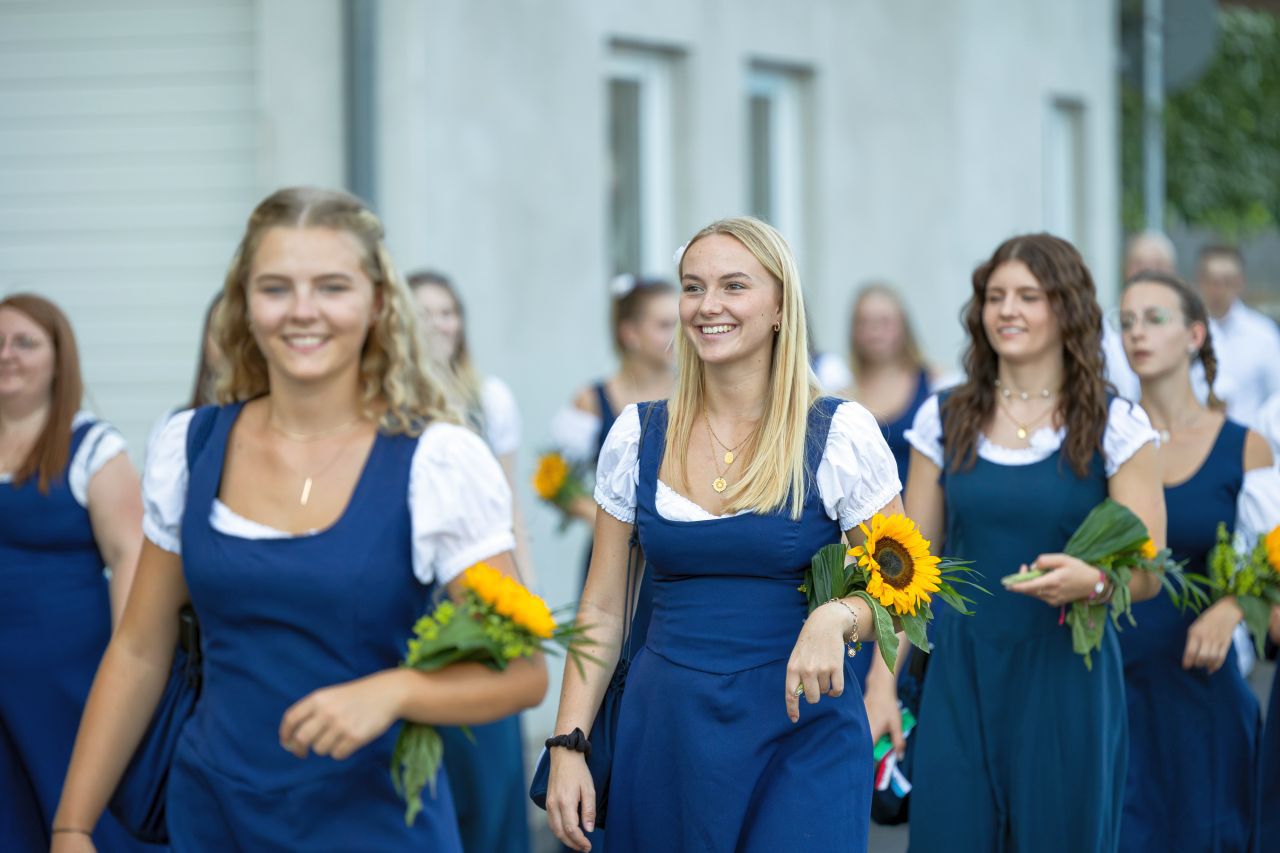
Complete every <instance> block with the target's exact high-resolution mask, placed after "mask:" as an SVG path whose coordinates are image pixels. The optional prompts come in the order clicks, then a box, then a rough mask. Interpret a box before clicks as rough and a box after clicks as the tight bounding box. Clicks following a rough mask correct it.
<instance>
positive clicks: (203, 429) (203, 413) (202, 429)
mask: <svg viewBox="0 0 1280 853" xmlns="http://www.w3.org/2000/svg"><path fill="white" fill-rule="evenodd" d="M218 411H219V409H218V407H217V406H201V407H200V408H198V409H196V410H195V411H194V412H192V414H191V423H189V424H187V470H188V471H190V470H191V468H192V467H193V465H194V463H195V459H196V456H197V455H199V454H200V452H201V451H203V450H204V447H205V445H206V444H208V443H209V434H210V433H212V432H213V423H214V421H215V420H216V419H217V417H218Z"/></svg>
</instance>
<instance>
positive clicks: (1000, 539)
mask: <svg viewBox="0 0 1280 853" xmlns="http://www.w3.org/2000/svg"><path fill="white" fill-rule="evenodd" d="M945 430H946V427H945V422H944V425H943V431H944V434H945ZM943 489H944V493H945V500H946V515H947V520H946V530H947V536H946V544H945V548H944V549H943V550H944V551H945V553H946V554H948V555H950V556H954V557H959V558H963V559H968V560H973V561H974V564H975V565H974V568H976V569H977V570H978V572H979V574H980V575H981V578H980V579H979V583H981V584H982V585H983V586H984V587H986V589H987V590H989V591H990V593H991V594H990V595H982V594H978V595H976V596H974V598H976V599H977V601H976V604H975V606H974V611H975V613H974V615H973V616H962V615H959V614H957V613H956V612H955V611H953V610H952V609H951V608H949V607H940V608H938V609H937V614H936V619H935V624H934V641H935V643H936V647H935V649H934V651H933V653H932V655H931V656H930V658H931V659H930V663H929V674H928V677H927V678H925V680H924V694H923V696H922V698H921V700H920V704H921V708H922V709H923V714H924V720H923V721H922V723H921V725H920V727H919V728H918V729H917V730H916V734H915V735H914V737H916V738H917V741H916V747H915V748H916V752H915V767H914V776H913V778H912V782H913V783H914V785H915V787H914V788H913V790H912V791H911V850H912V851H914V853H970V851H971V853H992V851H1001V853H1013V852H1014V851H1023V853H1055V851H1061V853H1081V851H1089V853H1111V851H1115V850H1116V849H1117V844H1118V842H1119V838H1120V813H1121V807H1122V801H1123V794H1124V774H1125V759H1126V756H1127V754H1128V719H1127V717H1126V715H1125V711H1124V673H1123V667H1122V663H1121V659H1120V646H1119V643H1118V642H1117V640H1116V635H1115V632H1114V630H1113V629H1112V627H1111V625H1110V623H1108V625H1107V630H1106V634H1105V635H1104V637H1103V642H1102V649H1101V650H1100V651H1097V652H1094V654H1093V671H1092V672H1090V671H1088V670H1086V669H1085V666H1084V661H1083V660H1082V659H1081V658H1080V656H1079V655H1077V654H1076V653H1075V652H1073V651H1072V649H1071V632H1070V630H1069V628H1068V627H1067V626H1065V625H1060V624H1058V618H1059V611H1058V609H1057V608H1052V607H1049V606H1048V605H1047V604H1045V603H1044V602H1042V601H1039V600H1038V599H1034V598H1030V597H1028V596H1025V595H1021V594H1018V593H1014V592H1009V591H1008V590H1006V589H1004V587H1003V586H1002V585H1001V584H1000V578H1001V577H1002V576H1004V575H1006V574H1009V573H1010V572H1014V571H1017V569H1018V566H1019V565H1021V564H1023V563H1026V562H1029V561H1030V560H1032V559H1034V558H1035V557H1036V556H1037V555H1039V554H1042V553H1050V552H1056V551H1060V550H1061V549H1062V547H1063V545H1065V544H1066V542H1067V540H1068V539H1069V538H1070V537H1071V534H1072V533H1073V532H1075V529H1076V527H1078V526H1079V524H1080V522H1081V521H1083V520H1084V517H1085V516H1086V515H1087V514H1088V513H1089V511H1090V510H1091V509H1093V508H1094V507H1095V506H1096V505H1097V504H1098V503H1099V502H1101V501H1102V500H1103V499H1104V498H1106V497H1107V478H1106V474H1105V466H1104V462H1103V459H1102V456H1101V454H1100V453H1095V455H1094V458H1093V460H1092V462H1091V465H1090V469H1089V472H1088V474H1087V475H1086V476H1083V477H1080V476H1077V475H1076V474H1075V472H1074V470H1073V469H1072V468H1071V467H1070V465H1069V464H1068V463H1067V460H1066V459H1065V458H1064V457H1063V455H1062V453H1061V451H1055V452H1054V453H1053V454H1052V455H1051V456H1049V457H1048V458H1047V459H1044V460H1042V461H1040V462H1036V463H1033V464H1030V465H1001V464H997V463H994V462H991V461H988V460H986V459H983V458H981V457H979V458H978V460H977V462H976V464H975V465H974V467H973V468H970V469H968V470H962V471H958V472H952V471H944V474H943Z"/></svg>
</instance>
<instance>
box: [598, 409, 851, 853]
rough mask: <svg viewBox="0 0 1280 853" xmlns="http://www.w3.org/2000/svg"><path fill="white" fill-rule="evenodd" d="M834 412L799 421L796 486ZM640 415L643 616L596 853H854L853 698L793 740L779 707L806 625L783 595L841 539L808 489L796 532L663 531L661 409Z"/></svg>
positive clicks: (717, 524) (811, 721) (826, 702)
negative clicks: (647, 605)
mask: <svg viewBox="0 0 1280 853" xmlns="http://www.w3.org/2000/svg"><path fill="white" fill-rule="evenodd" d="M838 404H839V401H837V400H833V399H830V398H824V399H822V400H821V401H819V403H818V404H817V405H815V406H814V408H813V410H812V411H811V413H810V420H809V430H808V442H807V443H808V451H807V457H808V458H807V461H808V463H809V466H810V470H816V468H817V465H818V462H819V461H820V460H821V456H822V451H823V448H824V447H825V444H826V436H827V430H828V428H829V426H830V420H831V417H832V414H833V413H834V411H835V408H836V406H837V405H838ZM650 409H652V416H651V418H649V423H648V425H647V426H646V427H645V428H644V430H643V433H642V437H641V442H640V448H639V471H640V477H639V487H638V493H637V507H636V512H637V515H636V518H637V525H638V528H639V534H640V543H641V545H642V547H643V549H644V553H645V558H646V560H647V568H646V572H647V574H649V575H651V576H652V579H653V615H652V618H651V621H650V623H649V632H648V637H647V638H646V641H645V645H644V647H643V648H642V649H641V650H640V651H639V652H638V653H637V654H636V656H635V658H634V659H633V661H632V663H631V669H630V672H629V675H628V678H627V688H626V693H625V695H624V699H623V707H622V711H621V714H620V717H619V731H618V739H617V744H616V747H615V759H614V766H613V774H612V777H611V782H610V784H611V788H610V794H609V797H610V800H609V824H608V828H607V830H606V831H607V836H606V840H607V844H608V849H609V853H627V852H628V851H636V853H641V852H642V851H643V853H651V851H659V850H663V851H665V850H672V851H676V850H680V851H695V850H696V851H725V853H727V852H728V851H735V853H748V851H751V852H752V853H754V851H760V853H766V851H767V853H775V851H779V850H814V851H817V850H865V849H866V846H867V828H868V826H867V825H868V815H869V810H870V803H871V776H872V767H871V739H870V734H869V731H868V728H867V719H866V713H865V711H864V709H863V705H862V697H861V696H860V695H859V694H858V693H857V692H855V691H853V690H846V692H845V693H844V695H842V696H840V697H839V698H834V699H833V698H831V697H824V698H823V699H822V701H821V702H819V703H818V704H817V705H809V704H807V703H803V702H802V703H801V705H800V721H799V723H797V724H794V725H793V724H792V723H791V721H790V720H789V719H788V718H787V716H786V711H785V701H784V700H785V690H786V687H787V685H786V666H787V661H788V659H789V657H790V655H791V651H792V648H793V647H794V645H795V641H796V639H797V637H798V636H799V633H800V629H801V628H802V627H803V625H804V622H805V618H806V607H805V599H804V596H803V595H802V594H801V593H800V592H799V591H798V590H797V586H799V584H800V583H801V582H802V578H803V573H804V569H805V568H806V567H807V566H808V564H809V561H810V559H811V558H812V556H813V554H814V552H815V551H817V550H818V549H819V548H821V547H822V546H824V545H827V544H829V543H832V542H837V541H839V539H840V536H841V530H840V526H839V524H837V523H836V522H835V521H832V520H831V519H830V518H828V517H827V514H826V512H825V510H824V509H823V505H822V501H821V499H820V497H819V495H818V492H817V488H816V486H813V485H810V487H809V489H808V494H807V495H806V500H805V504H804V515H803V517H802V518H801V519H800V520H799V521H793V520H791V518H790V515H789V513H788V512H787V511H785V510H784V511H783V512H782V513H780V514H772V515H757V514H750V513H749V514H745V515H738V516H731V517H725V518H718V519H714V520H708V521H696V522H680V521H670V520H668V519H666V518H663V517H662V516H661V515H660V514H659V513H658V510H657V506H656V503H655V501H656V493H657V483H658V471H659V468H660V466H661V462H662V453H663V447H664V443H665V435H666V428H667V409H666V403H665V402H659V403H643V404H641V406H640V412H639V415H640V420H641V423H642V424H644V423H645V421H646V418H647V417H649V416H648V412H649V410H650ZM846 660H847V659H846ZM846 678H847V679H848V680H849V681H850V682H851V681H852V672H851V668H850V667H846Z"/></svg>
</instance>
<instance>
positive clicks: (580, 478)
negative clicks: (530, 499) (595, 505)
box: [533, 450, 591, 532]
mask: <svg viewBox="0 0 1280 853" xmlns="http://www.w3.org/2000/svg"><path fill="white" fill-rule="evenodd" d="M533 491H534V492H535V493H536V494H537V495H538V497H539V498H541V499H542V500H544V501H546V502H547V503H549V504H552V505H554V506H556V507H558V508H559V509H560V511H561V517H560V531H561V532H564V529H565V527H567V526H568V524H569V507H570V505H572V504H573V502H574V501H575V500H577V499H578V498H584V497H590V496H591V491H590V489H589V488H588V487H587V476H586V471H584V470H583V467H582V466H581V465H575V464H573V463H571V462H569V460H567V459H565V457H564V455H563V454H561V453H559V452H557V451H554V450H551V451H548V452H546V453H544V454H542V456H540V457H538V467H537V468H536V469H535V470H534V472H533Z"/></svg>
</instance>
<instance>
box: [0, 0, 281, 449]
mask: <svg viewBox="0 0 1280 853" xmlns="http://www.w3.org/2000/svg"><path fill="white" fill-rule="evenodd" d="M254 26H255V15H254V8H253V4H252V3H251V2H248V0H244V2H237V0H204V2H200V1H199V0H183V2H174V0H122V2H113V3H101V2H93V0H80V2H75V0H35V1H34V2H22V0H0V293H9V292H15V291H34V292H36V293H39V294H41V295H44V296H47V297H49V298H51V299H53V300H54V301H55V302H57V303H58V304H59V305H60V306H62V308H63V309H64V310H65V311H66V312H67V314H68V315H69V316H70V318H71V322H72V324H73V325H74V327H75V330H76V333H77V337H78V339H79V344H80V353H81V360H82V366H83V370H84V374H85V382H86V385H87V387H88V391H89V394H88V399H87V403H88V405H89V406H90V407H91V408H93V409H95V410H96V411H97V412H98V413H99V414H101V415H102V416H103V417H105V418H107V419H108V420H111V421H112V422H114V423H115V424H117V425H118V426H119V427H120V428H121V429H122V430H123V431H124V433H125V435H126V437H127V438H128V439H129V442H130V448H131V450H132V451H133V455H134V458H135V459H140V458H141V452H142V449H143V448H142V442H143V440H144V438H145V436H146V434H147V430H148V428H149V426H150V425H151V423H152V422H153V421H154V419H155V418H157V417H158V416H159V415H160V414H161V413H162V412H163V411H164V410H165V409H167V408H169V407H171V406H174V405H176V404H178V403H179V402H181V401H182V400H183V398H184V397H185V396H186V395H187V393H188V390H189V386H190V382H191V378H192V374H193V372H194V370H195V359H196V356H197V347H198V345H199V342H198V337H199V327H200V322H201V319H202V315H203V312H204V309H205V306H206V304H207V302H208V300H209V299H210V298H211V296H212V295H213V293H214V292H215V291H216V290H217V289H218V288H219V287H220V286H221V282H222V277H223V275H224V273H225V271H226V265H227V262H228V260H229V259H230V256H231V253H232V251H233V249H234V247H235V243H236V240H237V239H238V238H239V235H240V233H241V231H242V229H243V225H244V221H245V218H246V217H247V215H248V212H249V210H250V209H251V207H252V205H253V203H254V202H255V201H256V200H257V196H258V195H259V188H258V182H257V163H258V154H257V151H258V149H257V131H256V128H257V122H256V117H255V76H256V69H255V67H254V66H255V33H254Z"/></svg>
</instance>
